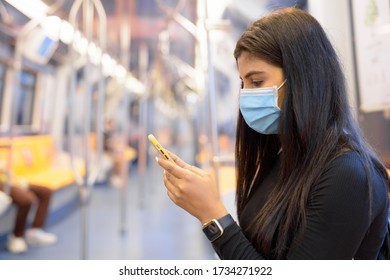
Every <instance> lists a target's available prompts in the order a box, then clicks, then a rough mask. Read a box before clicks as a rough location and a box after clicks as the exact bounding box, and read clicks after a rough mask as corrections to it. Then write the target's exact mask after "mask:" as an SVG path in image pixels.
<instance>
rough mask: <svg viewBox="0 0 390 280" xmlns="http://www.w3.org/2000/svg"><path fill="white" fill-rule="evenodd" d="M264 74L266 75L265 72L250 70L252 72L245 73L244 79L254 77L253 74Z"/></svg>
mask: <svg viewBox="0 0 390 280" xmlns="http://www.w3.org/2000/svg"><path fill="white" fill-rule="evenodd" d="M265 73H266V72H265V71H257V70H252V71H249V72H248V73H246V74H245V76H244V78H245V79H248V78H249V77H250V76H252V75H255V74H265Z"/></svg>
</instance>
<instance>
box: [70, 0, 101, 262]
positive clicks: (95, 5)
mask: <svg viewBox="0 0 390 280" xmlns="http://www.w3.org/2000/svg"><path fill="white" fill-rule="evenodd" d="M81 8H82V10H81ZM94 9H96V11H97V16H98V21H99V36H98V37H99V38H98V39H99V40H98V41H99V47H100V49H101V51H102V53H103V52H104V51H105V49H106V42H107V39H106V29H107V16H106V13H105V11H104V8H103V6H102V4H101V2H100V0H84V1H83V0H76V1H75V2H74V4H73V6H72V8H71V11H70V14H69V22H70V23H71V24H72V26H73V27H74V28H75V30H78V28H77V27H78V24H77V16H78V14H79V13H82V14H83V17H82V20H83V27H82V31H83V32H85V35H86V39H87V41H88V42H92V39H93V34H92V32H93V22H94ZM90 69H91V62H90V60H89V59H88V58H87V60H86V64H85V65H84V68H83V72H84V84H85V93H84V115H83V121H82V124H83V128H84V129H83V131H82V132H83V138H82V147H83V151H82V158H83V161H84V166H85V173H84V175H82V174H79V173H78V170H77V167H76V155H75V151H74V140H75V137H74V136H75V135H74V126H75V119H74V115H73V114H72V104H74V102H75V101H74V100H75V98H74V97H75V91H76V65H75V51H74V50H73V48H71V50H70V71H71V79H70V86H71V88H70V94H69V97H70V102H69V105H70V106H69V112H68V113H69V122H68V124H69V129H68V133H69V145H70V154H71V163H72V170H73V173H74V175H75V177H76V178H78V179H77V180H76V182H77V183H78V186H79V194H80V206H81V243H80V246H81V248H80V251H81V258H82V259H86V258H87V251H88V248H87V236H88V226H87V223H88V211H87V210H88V209H87V206H88V203H89V199H90V197H91V194H92V190H93V184H94V183H95V181H96V179H97V176H98V174H99V171H100V168H101V162H102V160H101V159H102V157H103V133H102V131H103V124H102V121H103V119H102V116H103V109H104V108H103V107H104V97H105V96H104V90H105V89H104V87H105V81H104V78H103V77H102V76H103V69H102V65H101V64H100V66H99V76H101V78H100V79H99V83H98V101H97V110H96V151H97V160H95V161H94V165H93V166H91V164H90V154H89V144H90V138H89V137H90V133H91V123H90V120H91V113H92V112H91V101H92V85H91V80H90V73H91V71H90Z"/></svg>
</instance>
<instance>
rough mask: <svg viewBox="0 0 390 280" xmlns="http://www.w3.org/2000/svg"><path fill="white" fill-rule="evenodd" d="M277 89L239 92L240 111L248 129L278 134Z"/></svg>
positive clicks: (269, 88) (243, 90) (268, 88)
mask: <svg viewBox="0 0 390 280" xmlns="http://www.w3.org/2000/svg"><path fill="white" fill-rule="evenodd" d="M285 82H286V80H285V81H284V82H283V83H282V84H281V85H280V86H279V87H276V86H274V87H267V88H253V89H241V90H240V111H241V114H242V116H243V117H244V119H245V122H246V123H247V124H248V125H249V127H250V128H252V129H254V130H256V131H257V132H259V133H262V134H278V126H279V117H280V108H279V107H278V89H280V88H281V87H282V86H283V85H284V83H285Z"/></svg>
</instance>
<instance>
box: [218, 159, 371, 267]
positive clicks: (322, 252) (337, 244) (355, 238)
mask: <svg viewBox="0 0 390 280" xmlns="http://www.w3.org/2000/svg"><path fill="white" fill-rule="evenodd" d="M366 179H367V178H366V175H365V172H364V168H363V165H362V163H361V161H360V159H359V157H353V156H352V157H350V156H340V157H338V158H336V159H335V160H333V161H332V162H331V163H330V164H329V166H328V168H326V170H324V173H323V174H322V175H321V177H320V179H319V181H318V184H317V185H316V186H314V187H313V191H312V194H311V196H310V200H309V203H308V206H307V211H306V218H307V221H306V226H305V228H304V231H303V235H302V236H301V237H298V236H295V237H294V240H293V246H292V247H291V248H290V250H289V252H288V255H287V259H306V260H308V259H352V258H353V256H354V253H355V252H356V250H357V248H358V246H359V244H360V242H361V240H362V239H363V237H364V235H365V232H366V231H367V229H368V220H369V219H368V209H369V204H368V196H367V194H368V192H367V180H366ZM213 247H214V249H215V251H216V252H217V254H218V255H219V256H220V258H221V259H264V257H263V256H262V255H261V254H260V253H259V252H258V251H257V250H256V249H255V248H254V246H253V245H252V244H251V243H250V242H249V240H248V239H247V238H246V237H245V235H244V234H243V232H242V231H241V229H240V228H239V226H238V225H237V224H234V225H231V226H230V227H228V228H227V229H226V232H225V234H224V235H223V236H222V237H221V238H220V239H218V240H216V241H215V242H214V244H213Z"/></svg>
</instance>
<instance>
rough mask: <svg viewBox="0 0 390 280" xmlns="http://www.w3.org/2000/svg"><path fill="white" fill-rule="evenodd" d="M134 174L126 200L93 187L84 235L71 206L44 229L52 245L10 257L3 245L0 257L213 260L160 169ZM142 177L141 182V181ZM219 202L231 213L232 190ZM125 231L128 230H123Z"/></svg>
mask: <svg viewBox="0 0 390 280" xmlns="http://www.w3.org/2000/svg"><path fill="white" fill-rule="evenodd" d="M138 174H139V173H138V172H137V171H136V170H135V169H134V168H133V169H132V170H131V171H130V173H129V182H128V187H127V191H126V195H125V196H123V191H122V190H121V189H118V188H114V187H111V186H109V185H100V186H96V187H95V188H94V190H93V194H92V197H91V200H90V204H89V206H88V208H87V209H88V212H87V213H88V214H87V217H88V219H87V223H86V225H87V226H86V229H87V230H86V235H83V234H82V229H81V228H82V226H81V220H82V214H81V212H80V209H79V207H75V208H74V210H72V211H71V212H69V213H67V214H66V215H65V216H64V217H62V218H61V219H59V220H58V221H55V222H52V223H49V225H47V226H46V227H45V229H46V230H47V231H49V232H53V233H55V234H56V235H57V236H58V242H57V243H56V244H55V245H53V246H49V247H29V249H28V251H27V252H25V253H23V254H18V255H16V254H11V253H9V252H8V251H7V250H6V248H5V245H2V248H0V259H3V260H46V259H58V260H73V259H84V258H86V259H92V260H109V259H112V260H113V259H117V260H118V259H134V260H136V259H137V260H151V259H179V260H180V259H182V260H188V259H215V258H216V255H215V253H214V251H213V249H212V247H211V245H210V243H209V241H208V240H207V239H206V237H205V236H204V235H203V232H202V231H201V228H200V223H199V221H198V220H196V219H195V218H193V217H192V216H191V215H189V214H188V213H186V212H185V211H183V210H182V209H180V208H178V207H177V206H176V205H174V204H173V202H171V201H170V199H169V198H168V196H167V194H166V189H165V187H164V186H163V183H162V171H161V170H160V169H159V168H158V167H156V166H153V165H152V167H151V168H149V170H147V174H148V176H145V177H142V176H139V175H138ZM140 178H145V179H143V182H141V179H140ZM142 185H143V186H144V187H143V188H142V187H141V186H142ZM123 197H125V198H126V199H125V200H127V202H126V207H125V209H126V211H124V212H122V213H125V215H124V216H123V215H122V216H121V210H120V209H121V207H120V206H121V199H123ZM223 200H224V201H225V204H226V205H227V207H228V209H230V211H234V206H233V205H234V194H233V192H232V191H230V192H227V193H225V194H224V195H223ZM122 205H123V204H122ZM121 217H125V219H123V218H122V219H121ZM121 220H122V221H125V224H123V223H121ZM123 225H124V226H125V227H123ZM123 228H126V229H127V230H126V231H125V232H123V231H122V229H123ZM82 236H86V237H87V242H85V243H84V245H83V244H81V241H80V240H82V239H83V238H81V237H82Z"/></svg>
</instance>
